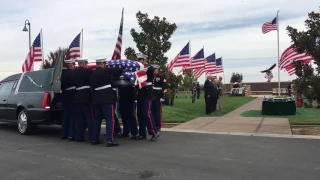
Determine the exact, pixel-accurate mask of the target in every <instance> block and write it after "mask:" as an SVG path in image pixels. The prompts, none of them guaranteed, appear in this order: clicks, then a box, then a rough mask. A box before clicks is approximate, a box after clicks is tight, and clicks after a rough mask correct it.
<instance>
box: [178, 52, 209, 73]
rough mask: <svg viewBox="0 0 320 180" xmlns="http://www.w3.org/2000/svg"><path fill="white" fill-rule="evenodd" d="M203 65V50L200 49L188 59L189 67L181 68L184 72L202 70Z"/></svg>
mask: <svg viewBox="0 0 320 180" xmlns="http://www.w3.org/2000/svg"><path fill="white" fill-rule="evenodd" d="M204 64H205V58H204V49H203V48H202V49H201V50H200V51H199V52H197V54H195V55H194V56H193V57H192V58H191V59H190V65H189V66H185V67H183V69H184V70H192V69H199V68H203V67H204Z"/></svg>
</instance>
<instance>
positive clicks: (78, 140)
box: [76, 140, 84, 142]
mask: <svg viewBox="0 0 320 180" xmlns="http://www.w3.org/2000/svg"><path fill="white" fill-rule="evenodd" d="M76 142H84V140H76Z"/></svg>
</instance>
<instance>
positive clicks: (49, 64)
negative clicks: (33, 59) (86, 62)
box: [40, 47, 69, 69]
mask: <svg viewBox="0 0 320 180" xmlns="http://www.w3.org/2000/svg"><path fill="white" fill-rule="evenodd" d="M59 54H62V57H63V60H65V59H69V56H68V54H69V48H62V47H59V48H58V49H56V50H55V51H53V52H52V51H51V52H50V53H49V55H48V56H47V59H45V60H44V62H43V63H42V64H41V67H40V68H41V69H48V68H53V67H54V65H55V64H56V60H57V57H58V55H59Z"/></svg>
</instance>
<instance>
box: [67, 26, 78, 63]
mask: <svg viewBox="0 0 320 180" xmlns="http://www.w3.org/2000/svg"><path fill="white" fill-rule="evenodd" d="M80 38H81V32H80V33H79V34H78V35H77V36H76V37H75V38H74V40H73V41H72V42H71V44H70V46H69V54H68V57H69V58H70V59H76V58H80V57H81V49H80Z"/></svg>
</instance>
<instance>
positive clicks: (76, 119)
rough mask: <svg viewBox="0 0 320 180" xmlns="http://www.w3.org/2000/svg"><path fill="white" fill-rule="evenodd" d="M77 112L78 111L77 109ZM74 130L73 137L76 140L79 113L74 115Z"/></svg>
mask: <svg viewBox="0 0 320 180" xmlns="http://www.w3.org/2000/svg"><path fill="white" fill-rule="evenodd" d="M76 111H77V109H76ZM73 115H74V125H73V127H74V129H73V137H74V138H75V137H76V133H77V121H78V112H76V113H74V114H73Z"/></svg>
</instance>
